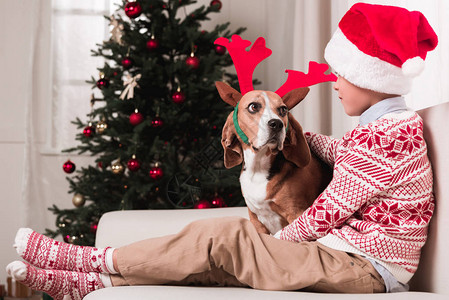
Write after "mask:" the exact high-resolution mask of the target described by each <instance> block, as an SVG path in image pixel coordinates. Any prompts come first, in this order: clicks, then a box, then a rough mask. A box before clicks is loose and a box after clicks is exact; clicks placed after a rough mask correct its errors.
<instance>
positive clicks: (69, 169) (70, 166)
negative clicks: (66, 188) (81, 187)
mask: <svg viewBox="0 0 449 300" xmlns="http://www.w3.org/2000/svg"><path fill="white" fill-rule="evenodd" d="M62 169H63V170H64V172H66V173H68V174H70V173H73V172H75V169H76V166H75V164H74V163H73V162H71V161H70V159H69V160H68V161H66V162H65V163H64V164H63V165H62Z"/></svg>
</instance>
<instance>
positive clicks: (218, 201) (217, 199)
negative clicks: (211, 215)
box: [211, 196, 228, 207]
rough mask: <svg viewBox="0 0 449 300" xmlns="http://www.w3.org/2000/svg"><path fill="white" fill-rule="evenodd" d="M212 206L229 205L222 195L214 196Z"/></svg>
mask: <svg viewBox="0 0 449 300" xmlns="http://www.w3.org/2000/svg"><path fill="white" fill-rule="evenodd" d="M211 204H212V207H227V206H228V205H227V204H226V202H225V201H224V199H223V198H221V197H218V196H216V197H214V198H213V199H212V201H211Z"/></svg>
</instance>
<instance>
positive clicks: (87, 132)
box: [83, 125, 95, 137]
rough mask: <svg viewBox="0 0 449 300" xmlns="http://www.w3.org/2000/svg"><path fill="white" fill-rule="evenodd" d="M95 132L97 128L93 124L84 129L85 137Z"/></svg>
mask: <svg viewBox="0 0 449 300" xmlns="http://www.w3.org/2000/svg"><path fill="white" fill-rule="evenodd" d="M94 133H95V128H94V127H93V126H91V125H89V126H87V127H85V128H84V130H83V134H84V136H85V137H91V136H92V135H93V134H94Z"/></svg>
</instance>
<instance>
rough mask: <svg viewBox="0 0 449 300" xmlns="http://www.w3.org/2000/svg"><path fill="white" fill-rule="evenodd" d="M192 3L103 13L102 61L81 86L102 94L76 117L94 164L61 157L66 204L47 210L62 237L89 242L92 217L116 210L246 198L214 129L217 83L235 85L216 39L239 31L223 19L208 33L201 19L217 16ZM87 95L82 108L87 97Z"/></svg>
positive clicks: (155, 1) (153, 3)
mask: <svg viewBox="0 0 449 300" xmlns="http://www.w3.org/2000/svg"><path fill="white" fill-rule="evenodd" d="M195 2H196V1H192V0H169V1H168V2H167V0H165V1H162V0H146V1H137V2H131V1H129V2H128V1H124V2H123V4H122V5H121V7H120V8H119V9H118V11H117V12H116V13H115V14H114V15H113V16H110V17H107V18H108V20H109V21H110V23H111V26H112V31H111V38H110V40H109V41H105V42H103V43H102V44H100V45H97V46H98V49H97V50H94V51H92V52H93V55H95V56H102V57H104V58H105V64H104V67H102V68H99V72H100V76H99V77H92V79H91V80H90V81H88V83H90V84H92V87H93V88H95V89H100V90H101V94H102V97H94V96H92V99H90V104H91V106H92V110H91V113H90V114H89V115H88V119H89V121H88V122H87V123H86V122H83V121H81V119H80V118H77V119H76V121H74V122H73V123H74V124H75V125H76V126H77V127H78V128H79V131H80V133H79V134H78V135H77V136H76V139H77V140H78V141H79V145H78V146H77V147H75V148H71V149H67V150H66V152H68V153H73V152H75V153H78V154H82V153H88V154H90V155H92V156H94V157H95V165H92V166H88V167H83V168H81V169H80V170H76V171H75V169H76V166H75V163H76V162H72V161H70V160H68V161H67V162H66V163H65V164H64V166H63V169H64V171H65V172H66V173H72V172H74V173H73V174H72V175H70V176H69V177H68V180H69V182H70V190H69V193H72V194H73V199H72V202H73V204H74V205H75V207H74V208H73V209H59V208H58V207H57V206H55V205H54V206H53V207H52V208H50V210H51V211H52V212H53V213H54V214H55V215H56V226H57V229H56V230H49V229H47V235H49V236H51V237H56V236H57V235H59V234H61V235H62V236H63V238H64V240H65V241H66V242H70V243H74V244H79V245H93V244H94V239H95V231H96V226H97V223H98V220H99V218H100V217H101V215H102V214H103V213H105V212H108V211H113V210H121V209H126V210H128V209H160V208H193V207H194V208H208V207H223V206H237V205H243V204H244V200H243V197H242V196H241V193H240V186H239V182H238V174H239V172H240V170H239V168H234V169H230V170H227V169H225V168H224V166H223V158H222V157H223V150H222V148H221V144H220V139H221V128H222V126H223V124H224V123H225V121H226V117H227V115H228V114H229V112H230V108H229V106H228V105H227V104H226V103H224V102H223V101H221V100H220V98H219V96H218V93H217V91H216V89H215V85H214V82H215V81H226V82H228V83H229V84H230V85H232V86H234V87H237V86H236V85H237V77H236V76H235V75H233V74H230V73H227V72H226V71H225V70H226V69H225V68H226V67H227V66H230V65H231V64H232V61H231V59H230V57H229V56H228V55H225V53H226V48H224V47H223V46H220V45H214V41H215V40H216V39H217V38H218V37H221V36H223V37H230V36H231V35H232V34H238V33H240V32H242V31H243V29H238V30H237V31H236V32H230V30H228V27H229V24H228V23H226V24H222V25H217V26H215V28H214V29H213V30H210V31H205V30H202V29H201V22H203V21H205V20H208V19H209V15H210V14H211V13H218V12H219V11H220V9H221V5H222V4H221V2H220V1H219V0H214V1H212V2H211V3H210V5H209V6H207V7H206V6H202V7H200V8H197V9H195V10H194V11H193V12H192V13H190V14H188V15H187V14H186V9H185V7H186V6H188V5H191V4H194V3H195ZM123 12H125V14H123ZM88 100H89V99H87V101H86V102H87V105H88V104H89V101H88Z"/></svg>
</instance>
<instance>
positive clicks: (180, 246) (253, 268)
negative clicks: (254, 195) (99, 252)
mask: <svg viewBox="0 0 449 300" xmlns="http://www.w3.org/2000/svg"><path fill="white" fill-rule="evenodd" d="M117 265H118V268H119V271H120V275H112V276H111V280H112V283H113V285H114V286H118V285H154V284H174V285H189V284H196V285H208V286H249V287H253V288H256V289H264V290H306V291H315V292H335V293H339V292H340V293H373V292H374V293H376V292H384V291H385V286H384V282H383V280H382V278H381V277H380V275H379V274H378V273H377V271H376V270H375V269H374V268H373V266H372V265H371V264H370V263H369V262H368V261H367V260H365V259H363V258H362V257H360V256H358V255H353V254H348V253H345V252H342V251H336V250H333V249H330V248H328V247H325V246H323V245H321V244H320V243H318V242H302V243H293V242H288V241H282V240H278V239H276V238H273V237H272V236H269V235H266V234H259V233H257V232H256V230H255V228H254V226H253V225H252V224H251V223H250V222H249V221H248V220H246V219H243V218H238V217H228V218H219V219H208V220H200V221H195V222H193V223H191V224H190V225H188V226H186V227H185V228H184V229H183V230H182V231H181V232H180V233H178V234H176V235H170V236H165V237H160V238H153V239H147V240H143V241H140V242H136V243H133V244H130V245H128V246H125V247H121V248H118V249H117Z"/></svg>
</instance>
